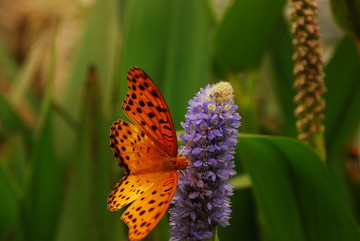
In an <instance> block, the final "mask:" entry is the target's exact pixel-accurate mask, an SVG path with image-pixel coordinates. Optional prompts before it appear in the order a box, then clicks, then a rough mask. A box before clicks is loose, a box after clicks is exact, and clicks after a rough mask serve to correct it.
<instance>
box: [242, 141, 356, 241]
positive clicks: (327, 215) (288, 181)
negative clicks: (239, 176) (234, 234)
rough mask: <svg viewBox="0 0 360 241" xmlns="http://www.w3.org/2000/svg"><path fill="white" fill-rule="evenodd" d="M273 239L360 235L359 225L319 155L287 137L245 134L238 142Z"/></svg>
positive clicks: (309, 240) (350, 240)
mask: <svg viewBox="0 0 360 241" xmlns="http://www.w3.org/2000/svg"><path fill="white" fill-rule="evenodd" d="M237 152H238V154H239V155H240V156H241V159H242V160H243V162H244V164H245V166H246V167H247V170H248V172H249V175H250V176H251V179H252V183H253V190H254V195H255V198H256V201H257V205H258V208H259V210H260V214H261V218H262V220H263V223H264V227H265V230H266V234H267V235H268V236H269V237H270V240H277V241H282V240H284V241H285V240H286V241H288V240H295V241H302V240H307V241H318V240H328V241H329V240H334V241H338V240H347V241H355V240H359V238H360V236H359V230H358V227H357V225H356V223H355V221H354V219H353V217H352V216H351V215H350V213H349V210H348V209H347V207H345V205H344V202H343V200H342V199H341V198H340V196H339V193H338V191H337V189H336V188H335V185H334V182H333V180H332V177H331V176H330V174H329V172H328V170H327V169H326V167H325V165H324V164H323V163H322V162H321V160H320V159H319V157H318V156H317V155H316V154H315V153H314V152H313V151H312V150H311V149H310V148H309V147H307V146H304V145H303V144H301V143H299V142H297V141H294V140H291V139H285V138H274V137H261V136H250V135H248V136H241V137H240V140H239V144H238V148H237Z"/></svg>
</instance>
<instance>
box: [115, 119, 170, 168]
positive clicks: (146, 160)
mask: <svg viewBox="0 0 360 241" xmlns="http://www.w3.org/2000/svg"><path fill="white" fill-rule="evenodd" d="M110 147H111V148H112V150H113V152H114V157H115V158H116V160H117V161H118V164H119V166H120V167H121V168H122V169H123V170H124V172H125V173H127V174H139V173H147V172H150V171H152V172H156V171H158V170H157V168H158V169H159V168H161V165H158V160H159V158H160V157H162V156H164V153H162V152H161V151H159V149H157V148H156V144H155V143H154V142H153V141H152V140H151V139H150V138H149V137H147V135H145V134H144V133H143V132H142V131H140V129H139V128H138V127H137V126H135V125H133V124H130V123H128V122H126V121H123V120H118V121H117V122H115V123H114V124H113V125H112V126H111V128H110ZM156 162H157V163H156ZM146 169H149V170H146Z"/></svg>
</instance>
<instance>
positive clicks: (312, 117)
mask: <svg viewBox="0 0 360 241" xmlns="http://www.w3.org/2000/svg"><path fill="white" fill-rule="evenodd" d="M290 6H291V8H292V13H291V17H292V26H291V32H292V35H293V40H292V42H293V45H294V55H293V60H294V61H295V65H294V70H293V73H294V75H295V76H296V79H295V82H294V88H295V89H296V90H297V94H296V96H295V98H294V101H295V103H296V104H297V108H296V110H295V116H296V117H297V119H298V120H297V123H296V128H297V132H298V139H299V140H302V141H307V142H310V144H311V142H313V141H309V140H311V139H312V138H314V135H318V134H321V135H322V132H323V129H324V127H323V124H322V121H323V119H324V114H323V110H324V108H325V101H324V99H323V97H322V96H323V94H324V93H325V91H326V88H325V85H324V72H323V62H322V44H321V40H320V33H319V32H320V30H319V26H318V19H317V3H316V2H315V1H314V0H290ZM315 139H316V138H315Z"/></svg>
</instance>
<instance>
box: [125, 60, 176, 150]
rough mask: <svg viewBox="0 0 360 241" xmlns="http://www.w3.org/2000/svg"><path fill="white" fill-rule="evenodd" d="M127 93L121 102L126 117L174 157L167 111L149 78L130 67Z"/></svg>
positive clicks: (173, 137)
mask: <svg viewBox="0 0 360 241" xmlns="http://www.w3.org/2000/svg"><path fill="white" fill-rule="evenodd" d="M127 79H128V89H129V90H128V93H127V95H126V98H125V100H124V103H123V106H122V108H123V110H124V112H125V114H126V115H127V116H128V117H129V118H130V119H131V120H132V121H133V122H134V123H135V124H136V125H137V126H138V127H139V128H140V129H141V131H143V132H144V133H145V134H146V135H147V136H149V138H150V139H152V140H153V141H154V142H156V144H157V145H158V147H159V148H160V149H161V150H163V151H164V152H166V153H167V154H168V155H170V156H176V154H177V140H176V133H175V128H174V124H173V121H172V119H171V115H170V112H169V108H168V106H167V105H166V102H165V100H164V98H163V96H162V94H161V93H160V91H159V89H158V88H157V87H156V85H155V84H154V82H153V81H152V80H151V79H150V77H149V76H148V75H147V74H146V73H145V72H144V71H142V70H141V69H140V68H137V67H132V68H131V69H130V70H129V72H128V75H127Z"/></svg>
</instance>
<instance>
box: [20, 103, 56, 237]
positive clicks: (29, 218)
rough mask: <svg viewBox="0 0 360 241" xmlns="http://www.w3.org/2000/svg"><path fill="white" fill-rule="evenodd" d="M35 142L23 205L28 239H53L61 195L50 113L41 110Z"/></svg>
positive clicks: (47, 110) (47, 109)
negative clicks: (41, 118) (41, 117)
mask: <svg viewBox="0 0 360 241" xmlns="http://www.w3.org/2000/svg"><path fill="white" fill-rule="evenodd" d="M44 112H45V113H43V122H42V123H41V124H40V125H41V126H40V130H39V132H38V136H37V139H36V141H35V147H34V154H33V158H32V173H31V178H30V184H29V188H28V191H27V192H26V199H25V208H26V219H25V220H24V222H25V224H26V226H27V227H28V230H27V236H28V239H29V240H52V239H54V235H55V230H56V227H57V220H58V215H59V211H60V203H61V196H62V188H61V181H60V180H61V179H60V172H59V166H58V163H57V160H56V157H55V155H54V153H55V146H54V142H53V140H54V136H53V130H52V129H53V125H52V113H51V110H50V108H49V106H48V107H47V108H46V109H45V110H44Z"/></svg>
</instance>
